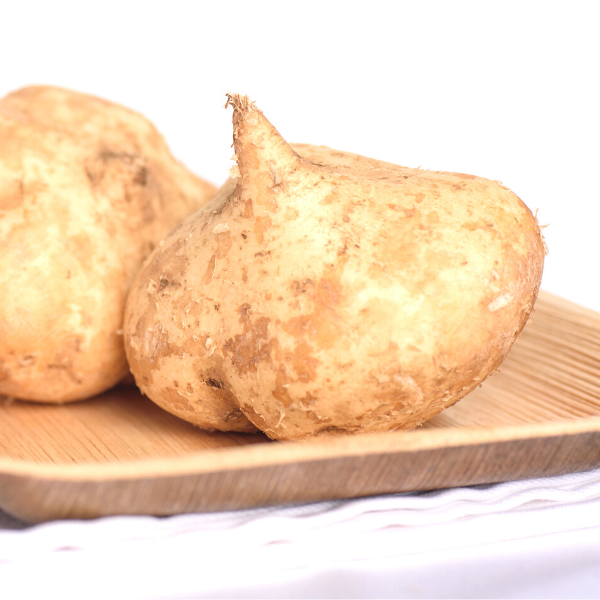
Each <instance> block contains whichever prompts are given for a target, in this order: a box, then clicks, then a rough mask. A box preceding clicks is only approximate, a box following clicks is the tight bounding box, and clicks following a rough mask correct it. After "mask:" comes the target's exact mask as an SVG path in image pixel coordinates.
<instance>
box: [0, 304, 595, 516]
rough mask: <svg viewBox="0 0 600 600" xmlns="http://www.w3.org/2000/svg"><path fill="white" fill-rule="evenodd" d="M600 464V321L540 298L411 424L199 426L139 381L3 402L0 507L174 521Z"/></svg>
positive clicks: (590, 314)
mask: <svg viewBox="0 0 600 600" xmlns="http://www.w3.org/2000/svg"><path fill="white" fill-rule="evenodd" d="M599 466H600V315H599V314H597V313H595V312H593V311H590V310H587V309H584V308H581V307H579V306H577V305H575V304H572V303H570V302H567V301H565V300H562V299H560V298H558V297H556V296H553V295H551V294H548V293H543V292H542V293H541V294H540V297H539V300H538V303H537V305H536V312H535V314H534V316H533V317H532V319H531V321H530V323H529V324H528V325H527V326H526V328H525V330H524V331H523V333H522V335H521V337H520V338H519V340H518V341H517V343H516V344H515V346H514V348H513V350H512V351H511V353H510V355H509V357H508V358H507V360H506V361H505V363H504V364H503V365H502V369H501V372H500V373H498V374H495V375H493V376H492V377H491V378H489V379H488V380H487V381H486V382H485V383H484V384H483V386H481V387H480V388H478V389H477V390H476V391H474V392H473V393H471V394H470V395H469V396H468V397H466V398H464V399H463V400H461V401H460V402H459V403H458V404H457V405H455V406H453V407H452V408H449V409H448V410H446V411H445V412H443V413H442V414H440V415H438V416H437V417H435V418H433V419H431V420H430V421H428V422H427V423H425V424H424V425H423V426H422V427H419V428H418V429H417V430H415V431H409V432H392V433H385V434H367V435H357V436H344V437H339V438H335V439H328V440H311V441H305V442H287V443H281V442H271V441H269V440H268V439H267V438H266V437H265V436H263V435H245V434H228V433H217V432H207V431H202V430H200V429H197V428H195V427H194V426H192V425H189V424H188V423H185V422H183V421H181V420H179V419H178V418H176V417H174V416H172V415H170V414H168V413H166V412H164V411H162V410H161V409H159V408H158V407H156V406H155V405H154V404H152V403H151V402H150V401H149V400H148V399H146V398H144V397H143V396H142V395H141V394H139V393H138V392H137V390H136V389H135V388H127V387H120V388H115V389H114V390H111V391H109V392H107V393H105V394H103V395H101V396H99V397H97V398H94V399H92V400H88V401H85V402H79V403H75V404H68V405H64V406H48V405H41V404H33V403H26V402H19V401H11V400H10V399H3V400H0V508H2V509H4V510H5V511H7V512H9V513H11V514H13V515H15V516H17V517H19V518H22V519H26V520H30V521H42V520H47V519H56V518H75V517H77V518H89V517H98V516H103V515H114V514H155V515H169V514H175V513H183V512H196V511H214V510H231V509H237V508H248V507H255V506H263V505H272V504H280V503H290V502H306V501H314V500H323V499H332V498H350V497H356V496H365V495H371V494H381V493H392V492H404V491H413V490H430V489H436V488H445V487H454V486H464V485H473V484H480V483H491V482H498V481H506V480H510V479H521V478H528V477H538V476H545V475H557V474H562V473H566V472H572V471H581V470H586V469H590V468H594V467H599Z"/></svg>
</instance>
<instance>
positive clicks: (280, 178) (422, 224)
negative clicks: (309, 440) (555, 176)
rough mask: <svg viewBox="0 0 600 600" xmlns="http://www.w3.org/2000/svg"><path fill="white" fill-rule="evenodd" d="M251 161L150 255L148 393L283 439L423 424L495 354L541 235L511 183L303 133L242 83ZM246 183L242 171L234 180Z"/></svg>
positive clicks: (136, 311)
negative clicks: (413, 165)
mask: <svg viewBox="0 0 600 600" xmlns="http://www.w3.org/2000/svg"><path fill="white" fill-rule="evenodd" d="M230 101H231V103H232V104H233V106H234V117H233V122H234V146H235V151H236V157H237V163H238V167H239V172H236V173H235V175H237V178H236V179H234V180H233V181H232V182H229V183H228V184H227V185H226V186H225V187H224V188H223V189H222V190H221V192H220V193H219V194H218V195H217V197H216V198H215V199H214V200H213V201H212V202H211V203H210V204H208V205H207V206H206V207H204V208H203V209H201V210H200V211H198V212H197V213H196V214H195V215H193V216H192V217H190V218H188V219H187V220H186V221H185V222H184V223H183V224H182V225H181V226H180V227H179V228H178V229H177V230H176V231H175V232H172V233H171V234H170V235H169V236H168V237H167V238H166V240H165V241H164V243H163V244H162V245H161V247H160V248H157V249H156V250H155V252H154V253H153V254H152V256H151V257H149V260H148V261H147V262H146V264H145V266H144V268H143V270H142V272H141V273H140V274H139V276H138V278H137V280H136V282H135V284H134V286H133V287H132V292H131V295H130V297H129V299H128V306H127V310H126V321H125V333H126V349H127V353H128V358H129V361H130V364H131V369H132V372H133V374H134V375H135V377H136V380H137V382H138V385H139V386H140V387H141V389H142V390H143V391H144V393H146V394H147V395H148V396H149V397H150V398H151V399H153V400H154V401H155V402H157V403H158V404H159V405H161V406H162V407H164V408H166V409H167V410H169V411H171V412H173V413H174V414H176V415H178V416H180V417H182V418H184V419H187V420H189V421H191V422H193V423H196V424H198V425H200V426H201V427H208V428H218V429H221V428H222V429H229V428H230V423H231V419H232V418H234V419H235V424H236V428H239V429H240V430H244V428H245V427H247V422H246V421H243V420H242V417H241V414H240V412H241V413H243V414H244V415H245V416H246V417H247V419H248V420H249V421H250V422H251V423H253V424H254V425H255V426H256V427H258V428H259V429H261V430H263V431H264V432H265V433H266V434H267V435H269V436H270V437H272V438H274V439H280V440H286V439H292V440H295V439H303V438H306V437H309V436H314V435H331V434H337V433H348V432H350V433H355V432H376V431H387V430H396V429H409V428H414V427H416V426H417V425H419V424H420V423H422V422H423V421H425V420H427V419H429V418H431V417H433V416H434V415H436V414H437V413H439V412H440V411H442V410H443V409H444V408H446V407H449V406H451V405H452V404H454V403H455V402H457V401H458V400H459V399H460V398H462V397H463V396H465V395H466V394H467V393H468V392H469V391H471V390H472V389H473V388H474V387H476V386H477V385H479V384H480V383H481V382H482V381H483V380H484V379H485V378H486V377H487V376H488V375H489V374H491V373H492V372H493V371H494V370H496V369H497V368H498V367H499V365H500V363H501V362H502V360H503V359H504V357H505V356H506V354H507V353H508V351H509V350H510V348H511V346H512V344H513V342H514V341H515V339H516V338H517V336H518V335H519V333H520V331H521V329H522V328H523V326H524V325H525V323H526V321H527V319H528V318H529V315H530V313H531V311H532V309H533V306H534V303H535V300H536V297H537V293H538V288H539V285H540V280H541V275H542V269H543V262H544V254H545V252H544V242H543V238H542V235H541V232H540V229H539V227H538V224H537V221H536V219H535V218H534V216H533V215H532V214H531V212H530V210H529V209H528V208H527V207H526V206H525V204H523V202H522V201H521V200H520V199H519V198H518V197H517V196H516V195H515V194H513V193H512V192H510V191H509V190H508V189H506V188H505V187H504V186H502V185H501V184H499V183H497V182H493V181H488V180H486V179H482V178H480V177H475V176H473V175H464V174H460V173H444V172H432V171H423V170H419V169H409V168H405V167H400V166H395V165H391V164H387V163H383V162H380V161H377V160H372V159H368V158H364V157H361V156H356V155H353V154H348V153H345V152H338V151H335V150H331V149H329V148H324V147H314V146H307V145H297V146H294V147H293V149H292V147H290V146H289V145H288V144H287V143H286V142H285V141H284V140H283V139H282V138H281V136H280V135H279V134H278V132H277V131H276V130H275V129H274V128H273V126H272V125H271V124H270V123H269V121H267V119H265V117H264V116H263V115H262V113H261V112H260V111H259V110H258V109H257V108H256V107H255V106H254V105H253V104H252V103H250V102H248V101H247V99H246V98H243V97H238V96H234V97H232V98H231V99H230ZM234 186H235V187H234Z"/></svg>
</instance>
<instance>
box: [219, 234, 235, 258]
mask: <svg viewBox="0 0 600 600" xmlns="http://www.w3.org/2000/svg"><path fill="white" fill-rule="evenodd" d="M232 245H233V238H232V237H231V234H230V233H229V231H224V232H223V233H219V234H217V252H216V256H217V258H226V257H227V255H228V254H229V251H230V250H231V246H232Z"/></svg>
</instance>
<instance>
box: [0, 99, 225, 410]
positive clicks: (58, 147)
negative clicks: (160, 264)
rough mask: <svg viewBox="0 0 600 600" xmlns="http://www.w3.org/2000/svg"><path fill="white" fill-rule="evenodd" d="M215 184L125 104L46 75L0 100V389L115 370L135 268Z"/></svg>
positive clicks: (50, 396) (99, 381)
mask: <svg viewBox="0 0 600 600" xmlns="http://www.w3.org/2000/svg"><path fill="white" fill-rule="evenodd" d="M215 192H216V189H215V188H214V187H213V186H212V185H210V184H208V183H206V182H204V181H202V180H200V179H199V178H198V177H196V176H194V175H192V174H191V173H190V172H189V171H188V170H187V169H185V167H183V166H182V165H181V164H180V163H178V162H177V161H176V160H175V159H174V158H173V157H172V155H171V154H170V152H169V150H168V148H167V146H166V144H165V142H164V141H163V139H162V137H161V136H160V134H159V133H158V132H157V131H156V129H155V128H154V126H153V125H152V124H151V123H150V122H148V121H147V120H146V119H145V118H144V117H142V116H141V115H139V114H137V113H134V112H132V111H130V110H127V109H125V108H122V107H120V106H116V105H114V104H111V103H109V102H105V101H103V100H100V99H98V98H93V97H90V96H86V95H83V94H78V93H75V92H70V91H66V90H61V89H57V88H52V87H29V88H25V89H22V90H19V91H17V92H14V93H12V94H9V95H8V96H7V97H5V98H3V99H2V100H0V290H2V292H1V293H0V394H5V395H7V396H14V397H17V398H22V399H27V400H38V401H47V402H66V401H70V400H77V399H81V398H86V397H89V396H92V395H94V394H98V393H100V392H102V391H103V390H105V389H107V388H109V387H111V386H112V385H114V384H115V383H117V382H118V381H119V380H120V379H121V378H123V377H124V376H125V375H126V374H127V372H128V366H127V362H126V357H125V351H124V348H123V336H122V322H123V310H124V306H125V297H126V294H127V291H128V289H129V286H130V284H131V280H132V279H133V276H134V275H135V274H136V273H137V271H138V270H139V269H140V267H141V265H142V262H143V260H144V258H145V257H146V256H147V255H148V254H149V252H150V251H151V250H152V249H153V247H154V245H155V244H156V243H157V242H158V241H159V240H160V239H161V238H162V237H163V236H164V235H166V233H168V231H169V230H170V229H172V228H173V227H174V226H175V225H176V224H178V223H179V222H181V221H182V220H183V219H184V218H185V217H186V216H188V215H189V214H190V213H192V212H194V211H195V210H197V209H198V208H199V207H200V206H202V205H203V204H205V203H206V202H207V201H208V200H209V199H210V198H212V197H213V196H214V194H215Z"/></svg>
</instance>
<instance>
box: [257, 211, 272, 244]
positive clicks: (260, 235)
mask: <svg viewBox="0 0 600 600" xmlns="http://www.w3.org/2000/svg"><path fill="white" fill-rule="evenodd" d="M272 224H273V223H272V221H271V217H268V216H267V217H256V220H255V221H254V235H255V236H256V241H257V242H258V243H259V244H262V243H263V241H264V239H265V232H266V231H267V230H268V229H270V228H271V226H272Z"/></svg>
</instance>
